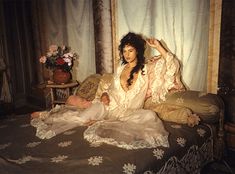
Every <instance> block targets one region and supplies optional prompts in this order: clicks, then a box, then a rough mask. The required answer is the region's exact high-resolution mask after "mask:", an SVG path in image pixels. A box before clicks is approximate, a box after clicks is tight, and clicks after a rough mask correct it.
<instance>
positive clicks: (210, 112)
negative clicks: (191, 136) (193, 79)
mask: <svg viewBox="0 0 235 174" xmlns="http://www.w3.org/2000/svg"><path fill="white" fill-rule="evenodd" d="M162 103H166V104H173V105H177V106H182V107H186V108H190V109H191V110H192V111H193V113H196V114H198V115H199V116H200V118H201V120H202V121H204V122H207V123H217V122H218V121H219V117H220V113H219V112H220V110H221V109H222V107H223V102H222V100H221V99H220V97H219V96H218V95H216V94H211V93H204V92H199V91H190V90H188V91H180V92H176V93H173V94H168V95H167V96H166V101H164V102H162Z"/></svg>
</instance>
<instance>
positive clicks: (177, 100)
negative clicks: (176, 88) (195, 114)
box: [176, 97, 184, 104]
mask: <svg viewBox="0 0 235 174" xmlns="http://www.w3.org/2000/svg"><path fill="white" fill-rule="evenodd" d="M176 103H178V104H182V103H184V99H183V98H182V97H179V98H177V99H176Z"/></svg>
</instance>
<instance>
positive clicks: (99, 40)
mask: <svg viewBox="0 0 235 174" xmlns="http://www.w3.org/2000/svg"><path fill="white" fill-rule="evenodd" d="M93 11H94V26H95V28H94V30H95V43H96V44H95V46H96V52H95V54H96V56H95V57H96V72H97V73H101V74H103V73H112V72H113V55H112V37H111V36H112V30H111V4H110V1H107V0H93Z"/></svg>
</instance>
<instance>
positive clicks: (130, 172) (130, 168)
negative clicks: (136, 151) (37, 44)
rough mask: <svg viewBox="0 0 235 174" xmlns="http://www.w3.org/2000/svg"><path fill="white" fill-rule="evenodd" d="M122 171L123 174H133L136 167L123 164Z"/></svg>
mask: <svg viewBox="0 0 235 174" xmlns="http://www.w3.org/2000/svg"><path fill="white" fill-rule="evenodd" d="M123 169H124V170H123V172H124V173H126V174H134V173H135V169H136V166H135V165H134V164H130V163H128V164H124V166H123Z"/></svg>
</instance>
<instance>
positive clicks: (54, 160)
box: [51, 155, 68, 163]
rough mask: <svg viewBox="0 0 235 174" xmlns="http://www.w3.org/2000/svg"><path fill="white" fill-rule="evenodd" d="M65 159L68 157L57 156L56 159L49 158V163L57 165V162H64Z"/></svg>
mask: <svg viewBox="0 0 235 174" xmlns="http://www.w3.org/2000/svg"><path fill="white" fill-rule="evenodd" d="M67 158H68V156H65V155H58V156H57V157H53V158H51V162H53V163H59V162H62V161H64V160H65V159H67Z"/></svg>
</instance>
